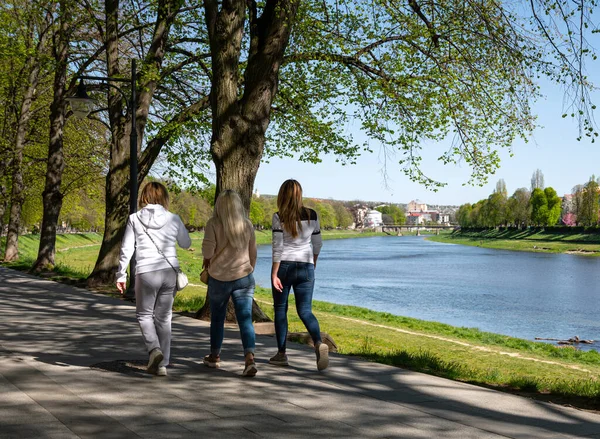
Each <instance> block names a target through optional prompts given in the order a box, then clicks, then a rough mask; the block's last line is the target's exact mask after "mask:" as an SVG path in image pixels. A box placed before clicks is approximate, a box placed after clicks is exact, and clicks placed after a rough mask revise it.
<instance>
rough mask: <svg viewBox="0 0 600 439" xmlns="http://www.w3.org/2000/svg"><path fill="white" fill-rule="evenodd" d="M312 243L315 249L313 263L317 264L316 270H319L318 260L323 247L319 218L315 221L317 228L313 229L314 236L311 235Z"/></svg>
mask: <svg viewBox="0 0 600 439" xmlns="http://www.w3.org/2000/svg"><path fill="white" fill-rule="evenodd" d="M310 243H311V245H312V249H313V263H314V264H315V268H317V259H318V258H319V253H321V248H322V247H323V237H322V236H321V224H320V223H319V217H318V216H317V219H316V220H315V228H314V229H313V232H312V235H310Z"/></svg>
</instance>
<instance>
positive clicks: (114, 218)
mask: <svg viewBox="0 0 600 439" xmlns="http://www.w3.org/2000/svg"><path fill="white" fill-rule="evenodd" d="M181 3H182V0H160V1H159V3H158V7H157V12H156V17H157V18H156V26H155V28H154V35H153V38H152V42H151V44H150V48H149V49H148V53H147V55H146V57H145V59H144V65H145V66H147V67H148V71H150V72H153V73H152V74H149V75H148V76H145V77H144V76H142V77H138V78H137V89H136V90H138V93H137V96H138V97H137V100H136V102H130V103H129V105H130V106H133V108H134V109H135V111H136V117H137V124H136V125H137V138H138V145H137V150H138V155H139V151H140V149H141V148H140V147H141V144H142V139H143V135H144V131H145V126H146V122H147V120H148V113H149V108H150V104H151V102H152V96H153V94H154V91H155V90H156V85H157V81H158V77H157V75H155V74H154V72H160V70H161V67H162V62H163V58H164V52H165V47H166V44H167V39H168V36H169V31H170V29H171V25H172V24H173V20H174V19H175V15H176V11H177V10H178V8H179V7H180V6H181ZM105 12H106V35H105V36H106V58H107V73H108V76H109V77H119V76H121V71H120V65H121V62H120V61H121V60H120V53H119V40H118V30H119V1H118V0H106V2H105ZM142 70H143V69H142ZM123 110H124V106H123V100H122V97H121V96H120V95H118V94H116V93H115V91H114V90H111V89H109V92H108V113H109V122H110V127H111V138H112V143H111V155H110V163H109V171H108V175H107V176H106V219H105V227H104V237H103V239H102V246H101V247H100V253H99V255H98V259H97V261H96V265H95V267H94V270H93V272H92V274H90V276H89V277H88V280H87V283H88V285H89V286H91V287H94V286H99V285H106V284H110V283H112V282H113V281H114V274H115V272H116V270H117V267H118V263H119V252H120V249H121V240H122V238H123V234H124V233H125V226H126V224H127V217H128V214H129V203H130V185H129V165H130V148H129V140H130V137H129V135H130V133H131V113H130V111H131V107H129V112H128V114H127V117H123ZM158 149H160V146H159V147H158ZM157 155H158V153H157V152H156V151H153V153H152V154H150V153H149V154H145V156H146V157H148V160H147V161H146V162H145V163H143V166H141V167H140V168H139V172H138V183H140V182H141V181H143V179H144V177H145V176H146V175H147V173H148V172H149V170H150V167H151V166H152V163H153V161H154V159H155V158H156V156H157Z"/></svg>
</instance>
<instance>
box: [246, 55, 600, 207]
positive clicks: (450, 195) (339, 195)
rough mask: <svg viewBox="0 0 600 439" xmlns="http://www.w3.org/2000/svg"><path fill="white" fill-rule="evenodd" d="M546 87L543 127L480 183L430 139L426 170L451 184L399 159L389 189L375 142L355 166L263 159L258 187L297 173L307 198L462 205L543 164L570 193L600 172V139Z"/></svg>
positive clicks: (539, 108)
mask: <svg viewBox="0 0 600 439" xmlns="http://www.w3.org/2000/svg"><path fill="white" fill-rule="evenodd" d="M591 67H592V68H594V67H595V68H597V67H598V66H597V65H595V66H591ZM594 76H595V78H593V79H594V80H595V84H596V85H600V74H596V75H594ZM542 92H543V93H544V94H545V98H541V99H540V100H539V101H538V102H537V103H536V104H535V105H534V106H533V111H534V113H535V114H537V115H538V124H539V125H541V127H540V128H538V129H536V131H535V132H534V135H533V137H532V138H531V139H530V141H529V142H528V143H525V142H523V141H520V140H519V141H516V142H515V143H514V145H513V157H510V154H509V151H508V150H505V151H501V152H500V157H501V159H502V161H501V164H500V169H499V170H498V171H497V172H496V174H495V175H492V176H491V177H490V179H489V183H488V184H486V185H485V186H482V187H479V186H464V185H463V183H465V182H467V181H468V178H469V170H468V168H467V166H466V165H464V164H463V165H462V166H460V165H459V166H456V165H446V166H444V165H442V164H440V163H438V162H437V161H436V157H437V156H438V155H439V154H436V153H437V152H439V151H442V150H443V149H444V148H445V146H444V145H442V144H437V145H436V144H429V145H427V148H424V160H423V169H424V170H425V171H426V173H427V174H428V175H429V176H430V177H432V178H435V179H438V180H441V181H444V182H446V183H448V185H447V186H446V187H444V188H442V189H440V190H439V191H438V192H432V191H430V190H428V189H425V187H423V186H421V185H419V184H416V183H413V182H411V181H410V180H409V179H408V178H407V177H406V176H405V175H404V173H403V172H402V171H401V169H400V167H399V166H398V165H397V164H396V163H397V160H396V162H392V163H389V162H388V167H387V170H388V177H389V178H388V181H387V185H388V187H387V188H386V187H385V182H384V178H383V176H382V169H383V161H382V157H380V154H379V151H378V148H377V146H376V145H374V148H373V149H374V153H372V154H366V155H363V156H362V157H361V158H360V159H359V160H358V162H357V164H356V165H347V166H341V165H340V164H339V163H335V158H334V157H324V160H323V162H322V163H320V164H316V165H314V164H307V163H300V162H298V161H297V160H295V159H272V160H271V161H270V163H263V164H261V166H260V169H259V170H258V175H257V178H256V182H255V186H254V187H255V188H256V189H258V191H259V192H260V193H261V194H277V191H278V190H279V186H280V184H281V183H282V182H283V181H284V180H286V179H288V178H295V179H297V180H298V181H300V183H301V184H302V186H303V189H304V195H305V196H306V197H315V198H333V199H338V200H355V199H359V200H372V201H388V202H393V203H408V202H410V201H411V200H413V199H417V198H418V199H420V200H422V201H424V202H426V203H429V204H454V205H460V204H463V203H467V202H469V203H472V202H475V201H478V200H480V199H483V198H487V197H488V196H489V194H491V193H492V192H493V190H494V187H495V185H496V182H497V181H498V180H499V179H500V178H503V179H504V181H505V182H506V186H507V189H508V192H509V194H512V193H513V192H514V191H515V189H518V188H520V187H527V188H529V186H530V180H531V175H532V174H533V172H534V171H535V170H536V169H538V168H539V169H541V170H542V172H543V173H544V179H545V183H546V186H552V187H553V188H554V189H556V191H557V193H558V194H559V195H560V196H562V195H563V194H565V193H570V191H571V189H572V188H573V186H575V185H576V184H583V183H585V182H586V181H587V180H588V179H589V177H590V176H591V175H592V174H596V176H599V175H600V139H598V140H597V141H596V143H591V140H590V139H589V138H584V139H583V140H581V141H577V137H578V126H577V123H576V121H575V120H573V119H571V118H570V117H568V118H565V119H563V118H562V117H561V115H562V114H563V102H564V100H565V99H564V95H563V92H562V91H561V89H560V88H559V87H558V86H554V85H552V84H544V85H543V88H542ZM592 97H595V99H594V103H596V104H597V105H598V104H600V92H599V91H598V90H596V91H595V93H594V94H593V96H592ZM599 121H600V118H599ZM355 136H358V134H357V133H355ZM427 151H435V152H436V153H431V152H430V153H427Z"/></svg>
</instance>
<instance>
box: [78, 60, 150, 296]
mask: <svg viewBox="0 0 600 439" xmlns="http://www.w3.org/2000/svg"><path fill="white" fill-rule="evenodd" d="M77 79H79V85H78V86H77V91H76V93H75V96H73V97H70V98H67V101H69V103H70V104H71V109H72V110H73V114H75V115H76V116H78V117H87V116H88V114H89V113H90V112H91V110H92V106H93V102H94V101H93V99H91V98H90V97H89V96H88V94H87V91H86V87H85V84H84V82H83V81H84V80H86V81H101V82H104V83H106V85H107V86H109V87H112V88H114V89H116V90H117V91H118V92H119V93H121V96H123V98H124V99H125V101H126V102H127V107H128V110H129V111H130V112H131V134H130V135H129V182H130V189H129V190H130V195H129V213H130V214H134V213H136V212H137V199H138V181H137V179H138V154H137V152H138V151H137V137H138V136H137V121H136V118H135V103H136V99H137V97H136V60H135V59H132V60H131V78H129V79H126V78H110V77H106V78H105V77H101V76H86V75H82V76H78V77H77ZM111 82H125V83H130V84H131V98H130V99H127V96H126V95H125V93H123V90H121V89H120V88H119V87H117V86H116V85H114V84H111ZM134 288H135V253H134V254H133V256H132V258H131V263H130V265H129V288H128V289H127V291H126V293H125V297H126V298H128V299H132V298H134V297H135V292H134Z"/></svg>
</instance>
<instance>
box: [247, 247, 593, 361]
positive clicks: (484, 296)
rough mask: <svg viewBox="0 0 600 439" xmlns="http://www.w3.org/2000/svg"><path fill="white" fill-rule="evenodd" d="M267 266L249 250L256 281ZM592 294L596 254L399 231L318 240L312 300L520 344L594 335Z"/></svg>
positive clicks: (262, 253)
mask: <svg viewBox="0 0 600 439" xmlns="http://www.w3.org/2000/svg"><path fill="white" fill-rule="evenodd" d="M270 267H271V247H270V246H267V245H264V246H259V250H258V262H257V267H256V270H255V277H256V281H257V283H258V284H259V285H262V286H268V285H270ZM599 292H600V258H591V257H585V256H577V255H563V254H547V253H546V254H545V253H528V252H516V251H507V250H493V249H485V248H480V247H470V246H462V245H456V244H445V243H437V242H431V241H427V240H425V239H424V238H423V237H417V236H406V237H373V238H355V239H339V240H329V241H325V242H324V243H323V249H322V252H321V255H320V256H319V261H318V265H317V270H316V283H315V294H314V299H315V300H322V301H326V302H333V303H338V304H346V305H356V306H361V307H364V308H369V309H372V310H376V311H386V312H390V313H392V314H397V315H402V316H408V317H415V318H418V319H423V320H431V321H437V322H443V323H448V324H450V325H454V326H465V327H474V328H478V329H480V330H482V331H489V332H495V333H498V334H505V335H510V336H514V337H519V338H524V339H528V340H533V339H534V338H535V337H545V338H559V339H567V338H570V337H573V336H575V335H578V336H579V337H580V338H584V339H593V340H600V294H599ZM599 346H600V345H599ZM594 348H595V349H599V347H598V346H595V347H594Z"/></svg>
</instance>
